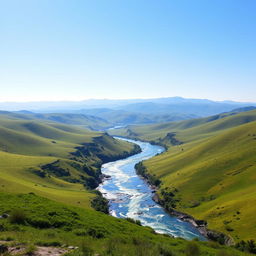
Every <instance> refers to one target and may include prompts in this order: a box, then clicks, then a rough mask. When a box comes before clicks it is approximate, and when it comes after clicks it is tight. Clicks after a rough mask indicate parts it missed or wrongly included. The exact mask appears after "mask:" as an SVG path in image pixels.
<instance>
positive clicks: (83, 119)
mask: <svg viewBox="0 0 256 256" xmlns="http://www.w3.org/2000/svg"><path fill="white" fill-rule="evenodd" d="M0 118H3V119H9V120H34V121H35V120H37V121H46V122H50V123H61V124H65V125H74V126H78V127H81V128H88V129H92V130H103V129H106V128H109V127H111V126H113V124H112V123H110V122H108V121H106V120H104V119H102V118H99V117H96V116H91V115H84V114H74V113H45V114H43V113H33V112H30V111H18V112H8V111H0Z"/></svg>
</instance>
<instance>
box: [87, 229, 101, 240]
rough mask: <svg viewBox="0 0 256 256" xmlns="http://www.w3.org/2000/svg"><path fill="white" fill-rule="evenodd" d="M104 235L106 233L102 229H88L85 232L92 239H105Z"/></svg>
mask: <svg viewBox="0 0 256 256" xmlns="http://www.w3.org/2000/svg"><path fill="white" fill-rule="evenodd" d="M105 233H106V231H105V230H102V229H95V228H89V229H88V230H87V235H89V236H91V237H93V238H105V237H106V234H105Z"/></svg>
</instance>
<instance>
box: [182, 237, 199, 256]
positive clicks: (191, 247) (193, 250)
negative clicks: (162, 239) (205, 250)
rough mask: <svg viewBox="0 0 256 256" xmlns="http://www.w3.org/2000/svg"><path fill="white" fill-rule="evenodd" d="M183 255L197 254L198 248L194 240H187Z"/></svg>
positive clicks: (197, 255)
mask: <svg viewBox="0 0 256 256" xmlns="http://www.w3.org/2000/svg"><path fill="white" fill-rule="evenodd" d="M185 255H187V256H199V255H200V249H199V246H198V245H197V244H196V243H195V242H194V241H192V242H189V243H188V244H187V246H186V249H185Z"/></svg>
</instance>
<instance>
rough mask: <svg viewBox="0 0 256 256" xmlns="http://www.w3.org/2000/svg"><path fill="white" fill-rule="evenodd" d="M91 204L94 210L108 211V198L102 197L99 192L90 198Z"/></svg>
mask: <svg viewBox="0 0 256 256" xmlns="http://www.w3.org/2000/svg"><path fill="white" fill-rule="evenodd" d="M91 205H92V207H93V208H94V209H95V210H96V211H100V212H104V213H106V214H108V213H109V210H108V200H107V199H106V198H104V197H103V196H102V195H101V194H100V195H97V196H96V197H95V198H94V199H93V200H92V202H91Z"/></svg>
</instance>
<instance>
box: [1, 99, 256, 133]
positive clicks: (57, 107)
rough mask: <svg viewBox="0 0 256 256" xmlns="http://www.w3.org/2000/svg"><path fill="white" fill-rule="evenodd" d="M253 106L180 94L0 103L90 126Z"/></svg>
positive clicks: (168, 119) (20, 112) (169, 118)
mask: <svg viewBox="0 0 256 256" xmlns="http://www.w3.org/2000/svg"><path fill="white" fill-rule="evenodd" d="M248 106H250V107H248ZM255 106H256V103H239V102H232V101H222V102H217V101H211V100H207V99H185V98H181V97H170V98H158V99H129V100H107V99H103V100H93V99H92V100H85V101H78V102H29V103H0V109H3V110H10V111H16V113H15V114H13V115H23V118H25V119H27V118H38V119H43V120H50V121H55V122H60V123H64V124H75V125H81V126H84V127H88V128H92V129H105V128H109V127H111V126H115V125H124V126H125V125H131V124H154V123H163V122H171V121H180V120H186V119H191V118H199V117H206V116H211V115H216V114H219V113H223V112H229V111H231V110H233V109H236V110H235V111H236V112H241V111H243V110H244V109H245V108H247V109H249V110H250V109H253V108H254V107H255ZM31 111H32V112H31ZM35 113H37V114H35ZM38 113H40V114H38ZM53 113H54V114H53ZM19 117H21V116H19Z"/></svg>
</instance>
